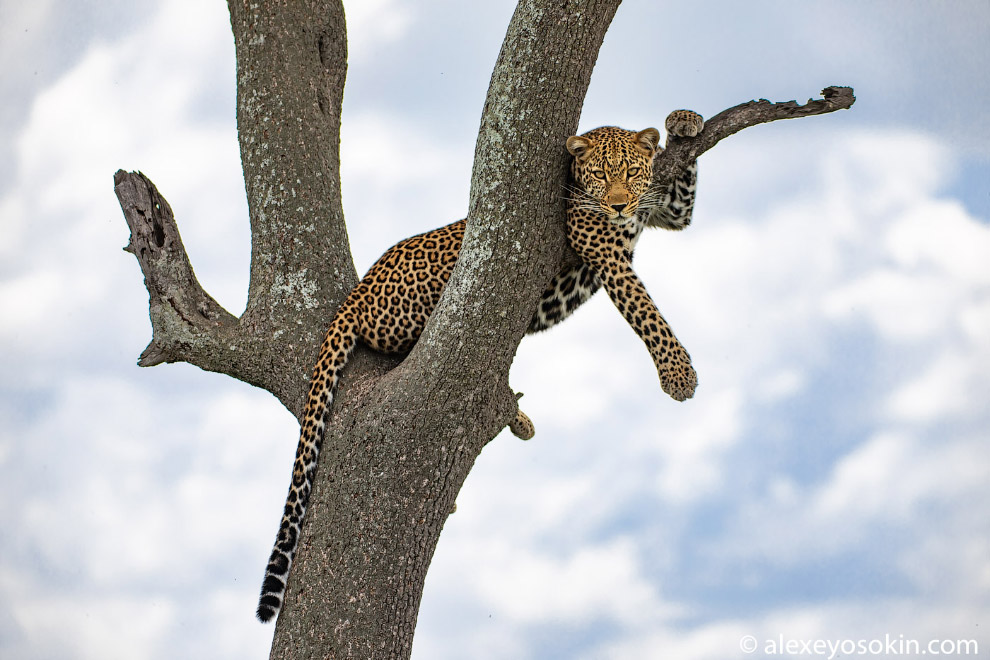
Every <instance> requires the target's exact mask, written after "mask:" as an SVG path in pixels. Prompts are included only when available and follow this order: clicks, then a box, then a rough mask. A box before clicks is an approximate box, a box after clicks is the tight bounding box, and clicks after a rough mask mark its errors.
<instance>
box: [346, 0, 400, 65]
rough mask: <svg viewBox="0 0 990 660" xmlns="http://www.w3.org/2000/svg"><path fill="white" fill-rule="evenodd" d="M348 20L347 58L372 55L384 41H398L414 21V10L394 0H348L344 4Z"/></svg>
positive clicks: (353, 58)
mask: <svg viewBox="0 0 990 660" xmlns="http://www.w3.org/2000/svg"><path fill="white" fill-rule="evenodd" d="M344 14H345V18H346V20H347V42H348V43H347V50H348V58H349V59H352V60H355V59H362V58H370V57H373V56H374V55H375V54H376V53H375V51H376V50H377V49H380V48H381V47H382V46H383V45H384V44H388V43H389V42H393V41H398V40H399V39H401V38H402V37H403V36H404V35H405V34H406V32H407V31H408V30H409V28H410V26H411V25H412V22H413V17H414V14H413V11H412V10H411V9H410V8H409V7H408V6H406V5H403V4H401V3H398V2H396V1H395V0H360V1H359V2H357V1H349V2H347V3H346V4H345V5H344Z"/></svg>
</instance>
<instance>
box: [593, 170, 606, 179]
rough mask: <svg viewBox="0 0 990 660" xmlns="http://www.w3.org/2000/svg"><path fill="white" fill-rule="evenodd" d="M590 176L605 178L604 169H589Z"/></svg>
mask: <svg viewBox="0 0 990 660" xmlns="http://www.w3.org/2000/svg"><path fill="white" fill-rule="evenodd" d="M591 176H593V177H595V178H596V179H600V180H601V181H604V180H605V170H591Z"/></svg>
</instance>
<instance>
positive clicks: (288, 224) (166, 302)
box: [114, 0, 854, 659]
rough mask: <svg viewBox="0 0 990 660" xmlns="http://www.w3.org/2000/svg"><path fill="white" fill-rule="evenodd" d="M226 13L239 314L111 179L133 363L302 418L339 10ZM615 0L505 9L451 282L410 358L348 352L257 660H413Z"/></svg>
mask: <svg viewBox="0 0 990 660" xmlns="http://www.w3.org/2000/svg"><path fill="white" fill-rule="evenodd" d="M229 4H230V14H231V25H232V28H233V31H234V37H235V45H236V53H237V64H238V74H237V89H238V103H237V118H238V131H239V140H240V145H241V156H242V162H243V168H244V177H245V187H246V191H247V196H248V205H249V210H250V221H251V232H252V258H251V279H250V288H249V294H248V304H247V308H246V310H245V312H244V313H243V314H242V315H241V317H240V318H236V317H234V316H233V315H231V314H230V313H229V312H227V311H225V310H224V309H222V308H221V307H220V305H218V304H217V303H216V301H214V300H213V299H212V298H211V297H210V296H209V295H208V294H207V293H206V292H205V291H203V289H202V287H201V286H200V285H199V283H198V281H197V280H196V277H195V274H194V273H193V270H192V266H191V265H190V263H189V259H188V257H187V256H186V253H185V251H184V249H183V247H182V242H181V238H180V237H179V233H178V228H177V226H176V224H175V219H174V218H173V217H172V213H171V209H170V208H169V206H168V203H167V202H166V201H165V199H164V198H163V197H162V196H161V195H160V193H159V192H158V191H157V189H155V187H154V185H153V184H152V183H151V181H149V180H148V179H147V178H146V177H144V175H142V174H140V173H126V172H123V171H119V172H117V174H116V175H115V177H114V182H115V190H116V193H117V196H118V199H119V201H120V204H121V208H122V210H123V212H124V215H125V218H126V220H127V222H128V225H129V226H130V228H131V240H130V243H129V244H128V247H127V248H125V249H127V250H128V251H130V252H132V253H133V254H134V255H135V256H136V257H137V259H138V261H139V263H140V265H141V268H142V271H143V272H144V274H145V282H146V285H147V288H148V291H149V297H150V303H149V307H150V315H151V320H152V326H153V338H152V341H151V344H149V346H148V348H147V349H145V351H144V353H142V356H141V359H140V360H139V364H140V365H141V366H152V365H155V364H160V363H162V362H175V361H180V360H181V361H187V362H190V363H192V364H196V365H198V366H200V367H202V368H203V369H206V370H210V371H217V372H221V373H226V374H229V375H231V376H233V377H235V378H238V379H241V380H244V381H246V382H249V383H252V384H254V385H257V386H259V387H263V388H264V389H266V390H268V391H270V392H272V393H273V394H274V395H275V396H276V397H278V399H279V400H280V401H282V403H283V404H284V405H285V406H286V407H287V408H288V409H289V410H290V411H292V412H293V413H294V414H296V415H297V416H298V415H299V414H300V412H301V409H302V401H303V396H304V393H305V389H306V386H307V383H308V379H309V375H310V371H311V365H312V363H313V362H314V358H315V356H316V353H317V349H318V345H319V342H320V340H321V338H322V333H323V332H324V330H325V328H326V326H327V324H328V323H329V320H330V318H331V317H332V315H333V312H334V310H335V309H336V307H337V306H338V305H339V304H340V302H341V301H342V300H343V299H344V298H345V296H346V295H347V293H348V292H349V291H350V289H351V288H352V287H353V286H354V284H355V283H356V282H357V275H356V273H355V271H354V267H353V263H352V260H351V255H350V249H349V245H348V241H347V234H346V229H345V226H344V220H343V211H342V208H341V204H340V190H339V189H340V182H339V159H338V144H339V121H340V104H341V99H342V94H343V84H344V77H345V71H346V46H345V32H344V16H343V8H342V6H341V4H340V2H339V0H307V1H305V2H296V3H288V4H285V3H278V4H276V3H274V2H270V0H269V1H260V2H258V1H255V2H251V3H247V2H243V1H241V0H230V3H229ZM618 4H619V0H570V1H569V2H559V3H546V2H542V1H541V0H521V1H520V3H519V6H518V7H517V9H516V12H515V14H514V16H513V18H512V21H511V23H510V25H509V28H508V31H507V34H506V38H505V41H504V43H503V46H502V50H501V53H500V55H499V58H498V61H497V63H496V66H495V70H494V73H493V76H492V81H491V85H490V88H489V92H488V97H487V99H486V102H485V107H484V111H483V113H482V118H481V128H480V130H479V135H478V142H477V146H476V151H475V162H474V169H473V174H472V182H471V197H470V206H469V212H468V227H467V232H466V235H465V240H464V245H463V248H462V251H461V255H460V258H459V260H458V263H457V266H456V268H455V270H454V273H453V275H452V277H451V280H450V282H449V283H448V285H447V287H446V288H445V290H444V293H443V296H442V298H441V301H440V303H439V305H438V307H437V309H436V310H435V312H434V313H433V315H432V316H431V318H430V320H429V323H428V325H427V328H426V330H425V331H424V333H423V335H422V337H421V339H420V341H419V342H418V344H417V345H416V347H415V348H414V349H413V351H412V352H411V353H410V354H409V356H408V357H407V358H406V359H405V360H402V361H401V362H400V361H399V360H398V359H396V358H390V357H385V356H380V355H377V354H372V353H371V352H369V351H361V350H359V351H358V352H357V353H356V354H355V356H354V357H353V358H352V360H351V362H350V363H349V365H348V368H347V370H346V371H345V374H344V378H343V381H342V383H341V384H340V386H339V388H338V394H337V397H336V398H335V401H334V405H333V409H332V411H331V413H330V420H329V423H328V427H327V431H326V436H325V438H324V442H323V450H322V452H321V456H320V468H319V472H318V474H317V479H316V484H315V488H314V491H313V494H312V497H311V500H310V504H309V509H308V512H307V515H306V521H305V523H304V525H303V531H302V538H301V542H300V545H299V549H298V551H297V555H296V558H295V561H294V563H293V569H292V572H291V575H290V579H289V584H288V591H287V596H286V601H285V604H284V607H283V609H282V612H281V614H280V617H279V619H278V622H277V626H276V631H275V640H274V644H273V648H272V654H271V657H272V658H293V659H297V658H327V657H330V658H407V657H409V654H410V652H411V647H412V639H413V633H414V630H415V625H416V619H417V614H418V610H419V603H420V598H421V596H422V590H423V584H424V579H425V576H426V571H427V568H428V566H429V564H430V560H431V559H432V556H433V552H434V549H435V547H436V543H437V540H438V538H439V534H440V531H441V529H442V527H443V524H444V521H445V520H446V518H447V515H448V513H449V512H450V511H451V509H452V507H453V504H454V500H455V498H456V496H457V493H458V491H459V490H460V487H461V485H462V484H463V482H464V479H465V478H466V476H467V474H468V472H469V471H470V469H471V467H472V466H473V464H474V461H475V460H476V458H477V456H478V455H479V453H480V452H481V450H482V448H483V447H484V445H485V444H487V442H489V441H490V440H491V439H492V438H494V437H495V435H496V434H497V433H498V432H499V431H500V430H501V429H502V428H503V427H504V426H505V425H506V424H507V423H508V421H509V420H510V419H511V418H512V416H513V415H514V414H515V410H516V396H515V395H514V394H513V392H512V390H511V388H510V387H509V384H508V381H507V378H508V371H509V367H510V365H511V362H512V358H513V356H514V354H515V350H516V347H517V346H518V344H519V341H520V340H521V338H522V336H523V334H524V333H525V331H526V328H527V326H528V324H529V322H530V320H531V317H532V314H533V309H534V308H535V305H536V301H537V299H538V297H539V295H540V293H541V292H542V290H543V288H544V286H545V284H546V282H548V281H549V280H550V278H551V277H552V276H553V275H554V274H555V273H556V272H558V271H559V270H560V269H561V268H562V267H563V266H564V264H565V263H567V262H568V261H571V260H574V259H576V256H575V255H574V254H573V252H572V251H571V250H570V248H569V247H568V246H567V244H566V239H565V237H564V231H563V226H564V211H563V203H562V201H561V199H560V191H561V190H562V189H563V188H564V184H565V181H566V176H567V174H566V166H567V152H566V150H565V149H564V147H563V145H564V141H565V139H566V137H567V136H569V135H572V134H574V133H575V132H576V128H577V123H578V118H579V116H580V111H581V106H582V103H583V99H584V95H585V92H586V90H587V86H588V82H589V80H590V76H591V72H592V69H593V67H594V63H595V59H596V58H597V53H598V48H599V46H600V45H601V42H602V40H603V38H604V34H605V31H606V29H607V28H608V25H609V23H610V22H611V20H612V17H613V15H614V13H615V10H616V8H617V6H618ZM823 94H824V95H825V99H824V100H823V101H814V102H809V103H808V104H807V105H804V106H799V105H797V104H796V103H794V102H790V103H786V104H770V103H769V102H767V101H761V102H750V103H747V104H742V105H740V106H736V107H735V108H731V109H729V110H726V111H725V112H723V113H720V114H719V115H717V116H716V117H713V118H712V119H711V120H709V122H708V123H707V125H706V127H705V129H704V131H703V132H702V133H701V134H700V135H699V136H697V137H695V138H691V139H683V140H671V141H669V143H668V149H667V150H666V151H664V152H663V153H662V154H661V155H660V156H659V157H658V160H657V165H656V174H655V178H654V184H655V185H665V184H669V183H670V182H672V181H673V180H674V179H675V178H676V176H677V175H678V174H679V172H680V171H681V169H682V168H683V167H685V166H686V165H687V164H688V163H689V162H690V161H691V160H693V159H694V158H696V157H697V156H698V155H700V154H701V153H703V152H704V151H706V150H707V149H709V148H711V147H712V146H714V144H716V143H717V142H718V141H719V140H720V139H722V138H724V137H726V136H727V135H731V134H732V133H734V132H736V131H738V130H741V129H742V128H744V127H746V126H751V125H754V124H757V123H762V122H765V121H773V120H775V119H782V118H787V117H794V116H805V115H810V114H821V113H824V112H831V111H833V110H836V109H839V108H842V107H849V106H850V105H851V104H852V102H853V100H854V99H853V96H852V90H851V89H848V88H827V89H826V90H825V91H824V92H823ZM442 220H443V219H438V224H439V223H440V222H441V221H442ZM383 247H385V246H383ZM537 423H538V420H537ZM286 476H288V475H286ZM287 483H288V480H287ZM276 525H277V520H272V530H273V532H274V531H275V529H276ZM263 568H264V567H263V566H259V567H258V569H259V570H258V576H257V577H258V580H259V586H260V580H261V577H262V575H263ZM245 615H246V616H249V615H250V613H245Z"/></svg>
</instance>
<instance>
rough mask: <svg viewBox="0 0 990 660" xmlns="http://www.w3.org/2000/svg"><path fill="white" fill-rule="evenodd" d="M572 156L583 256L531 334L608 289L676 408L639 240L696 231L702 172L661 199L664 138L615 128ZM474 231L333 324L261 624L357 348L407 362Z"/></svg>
mask: <svg viewBox="0 0 990 660" xmlns="http://www.w3.org/2000/svg"><path fill="white" fill-rule="evenodd" d="M665 128H666V129H667V134H668V140H670V139H671V138H672V137H673V138H674V139H681V138H690V137H694V136H696V135H698V133H700V132H701V131H702V130H703V128H704V120H703V119H702V117H701V115H699V114H697V113H695V112H693V111H690V110H675V111H674V112H672V113H671V114H670V115H669V116H668V117H667V120H666V122H665ZM564 146H565V147H566V149H567V151H568V152H569V153H570V154H571V156H572V157H573V158H572V160H571V168H570V183H569V185H568V189H567V192H568V194H567V195H565V200H566V201H565V207H566V219H567V222H566V234H567V239H568V242H569V243H570V245H571V247H572V248H573V249H574V251H575V252H576V253H577V255H578V256H579V257H580V263H579V264H578V265H571V266H567V267H565V268H564V269H563V270H562V271H561V272H559V273H558V274H557V275H556V276H555V277H554V278H553V280H552V281H551V282H550V283H549V284H548V285H547V287H546V288H545V290H544V292H543V293H542V295H541V296H540V299H539V302H538V304H537V307H536V310H535V312H534V314H533V317H532V320H531V321H530V324H529V326H528V328H527V333H528V334H529V333H536V332H541V331H544V330H547V329H549V328H551V327H553V326H555V325H557V324H558V323H560V322H561V321H563V320H564V319H565V318H567V317H569V316H570V315H571V314H572V313H573V312H574V311H575V310H576V309H577V308H578V307H580V306H581V305H582V304H583V303H584V302H586V301H587V300H588V299H589V298H591V296H592V295H594V294H595V292H597V291H598V290H599V289H600V288H604V289H605V291H606V292H607V293H608V296H609V298H611V300H612V302H613V303H614V305H615V307H616V308H617V309H618V310H619V312H620V313H621V314H622V315H623V317H624V318H625V320H626V321H627V323H628V324H629V325H630V326H631V327H632V329H633V330H634V331H635V332H636V334H637V335H639V337H640V338H641V339H642V341H643V342H644V344H645V345H646V347H647V349H648V350H649V352H650V355H651V356H652V358H653V361H654V363H655V365H656V367H657V371H658V374H659V377H660V383H661V387H662V389H663V390H664V391H665V392H666V393H667V394H668V395H669V396H671V397H672V398H673V399H675V400H677V401H684V400H686V399H688V398H691V397H692V396H693V394H694V391H695V388H696V386H697V376H696V374H695V371H694V369H693V367H692V366H691V359H690V356H689V355H688V353H687V351H686V350H685V349H684V347H683V346H682V345H681V344H680V342H679V341H678V340H677V338H676V337H675V336H674V333H673V331H672V330H671V328H670V326H669V325H668V324H667V322H666V321H665V320H664V318H663V317H662V316H661V315H660V312H659V311H658V310H657V307H656V304H655V303H654V302H653V300H652V298H650V296H649V294H648V293H647V291H646V288H645V286H644V285H643V283H642V282H641V281H640V279H639V278H638V277H637V275H636V273H635V272H634V271H633V270H632V257H633V252H634V250H635V247H636V243H637V241H638V240H639V237H640V234H641V233H642V231H643V230H644V229H645V228H647V227H660V228H663V229H668V230H675V231H676V230H681V229H684V228H685V227H687V226H688V225H689V224H690V223H691V217H692V214H693V208H694V198H695V189H696V185H697V162H696V161H695V162H692V163H691V164H690V165H688V166H687V167H686V168H685V170H684V172H683V173H682V174H681V175H680V176H679V177H678V178H677V179H676V180H675V181H674V183H673V184H671V185H670V186H668V187H666V188H664V189H662V190H656V189H651V183H652V179H653V160H654V158H655V157H656V155H657V154H658V153H659V152H660V151H662V150H663V148H662V147H660V132H659V131H658V130H657V129H656V128H647V129H644V130H641V131H628V130H625V129H622V128H618V127H615V126H603V127H600V128H596V129H594V130H591V131H589V132H587V133H584V134H582V135H580V136H572V137H570V138H568V139H567V140H566V143H565V145H564ZM466 223H467V220H466V219H462V220H458V221H456V222H453V223H451V224H449V225H446V226H444V227H440V228H439V229H434V230H432V231H427V232H424V233H422V234H418V235H416V236H412V237H410V238H407V239H405V240H403V241H400V242H399V243H397V244H395V245H394V246H392V247H391V248H389V249H388V250H387V251H386V252H385V253H384V254H383V255H382V256H381V257H380V258H379V259H378V260H377V261H376V262H375V263H374V264H373V265H372V266H371V268H370V269H369V270H368V272H367V274H366V275H365V276H364V277H363V278H362V279H361V280H360V282H359V283H358V284H357V286H356V287H355V288H354V289H353V290H352V291H351V292H350V294H349V295H348V296H347V298H346V299H345V300H344V302H343V303H342V304H341V305H340V307H339V308H338V309H337V312H336V314H335V315H334V316H333V319H332V320H331V321H330V325H329V327H328V329H327V332H326V335H325V337H324V338H323V342H322V344H321V346H320V351H319V355H318V357H317V361H316V364H315V366H314V368H313V375H312V378H311V380H310V385H309V390H308V393H307V396H306V400H305V406H304V409H303V414H302V418H301V420H302V421H301V423H300V431H299V442H298V445H297V447H296V455H295V459H294V461H293V466H292V481H291V484H290V487H289V493H288V496H287V498H286V502H285V508H284V511H283V515H282V520H281V523H280V525H279V531H278V536H277V538H276V541H275V545H274V548H273V549H272V553H271V555H270V558H269V561H268V565H267V567H266V570H265V578H264V582H263V585H262V589H261V597H260V599H259V603H258V610H257V616H258V618H259V619H260V620H261V621H262V622H267V621H270V620H272V619H273V618H274V617H275V616H276V615H277V614H278V613H279V611H280V610H281V608H282V605H283V602H284V598H285V590H286V585H287V582H288V577H289V570H290V568H291V566H292V561H293V557H294V556H295V552H296V549H297V546H298V543H299V538H300V534H301V530H302V521H303V518H304V516H305V514H306V507H307V504H308V502H309V496H310V493H311V492H312V490H313V483H314V478H315V474H316V469H317V464H318V458H319V454H320V447H321V444H322V440H323V433H324V429H325V426H326V417H327V414H328V412H329V410H330V407H331V405H332V402H333V397H334V393H335V391H336V387H337V383H338V381H339V379H340V376H341V374H342V372H343V370H344V367H345V366H346V365H347V362H348V359H349V358H350V356H351V354H352V353H353V351H354V349H355V347H356V346H357V344H358V343H359V342H360V343H363V344H364V345H366V346H368V347H370V348H371V349H373V350H376V351H380V352H382V353H392V354H404V353H408V352H409V351H410V350H411V349H412V347H413V346H414V345H415V343H416V341H417V339H418V338H419V336H420V334H421V333H422V332H423V329H424V327H425V326H426V322H427V320H428V319H429V317H430V315H431V314H432V312H433V310H434V308H435V307H436V306H437V303H438V302H439V301H440V296H441V294H442V293H443V289H444V286H445V285H446V283H447V281H448V280H449V279H450V275H451V272H452V271H453V268H454V264H456V263H457V258H458V255H459V254H460V249H461V244H462V242H463V239H464V230H465V227H466ZM507 426H508V427H509V429H510V431H511V432H512V433H513V434H514V435H516V436H517V437H519V438H521V439H523V440H528V439H530V438H532V437H533V436H534V434H535V426H534V424H533V422H532V420H531V419H530V418H529V417H528V416H527V415H526V414H525V413H523V412H522V411H521V410H518V411H517V413H516V415H515V418H514V419H512V420H511V421H510V422H509V423H508V425H507Z"/></svg>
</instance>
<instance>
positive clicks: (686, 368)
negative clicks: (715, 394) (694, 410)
mask: <svg viewBox="0 0 990 660" xmlns="http://www.w3.org/2000/svg"><path fill="white" fill-rule="evenodd" d="M660 386H661V387H662V388H663V391H664V392H666V393H667V394H669V395H670V398H672V399H673V400H674V401H684V400H685V399H690V398H691V397H693V396H694V390H695V388H697V387H698V374H697V373H695V371H694V367H692V366H691V363H690V362H679V361H678V362H674V363H673V364H669V365H667V366H666V367H665V368H664V369H662V370H661V371H660Z"/></svg>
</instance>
